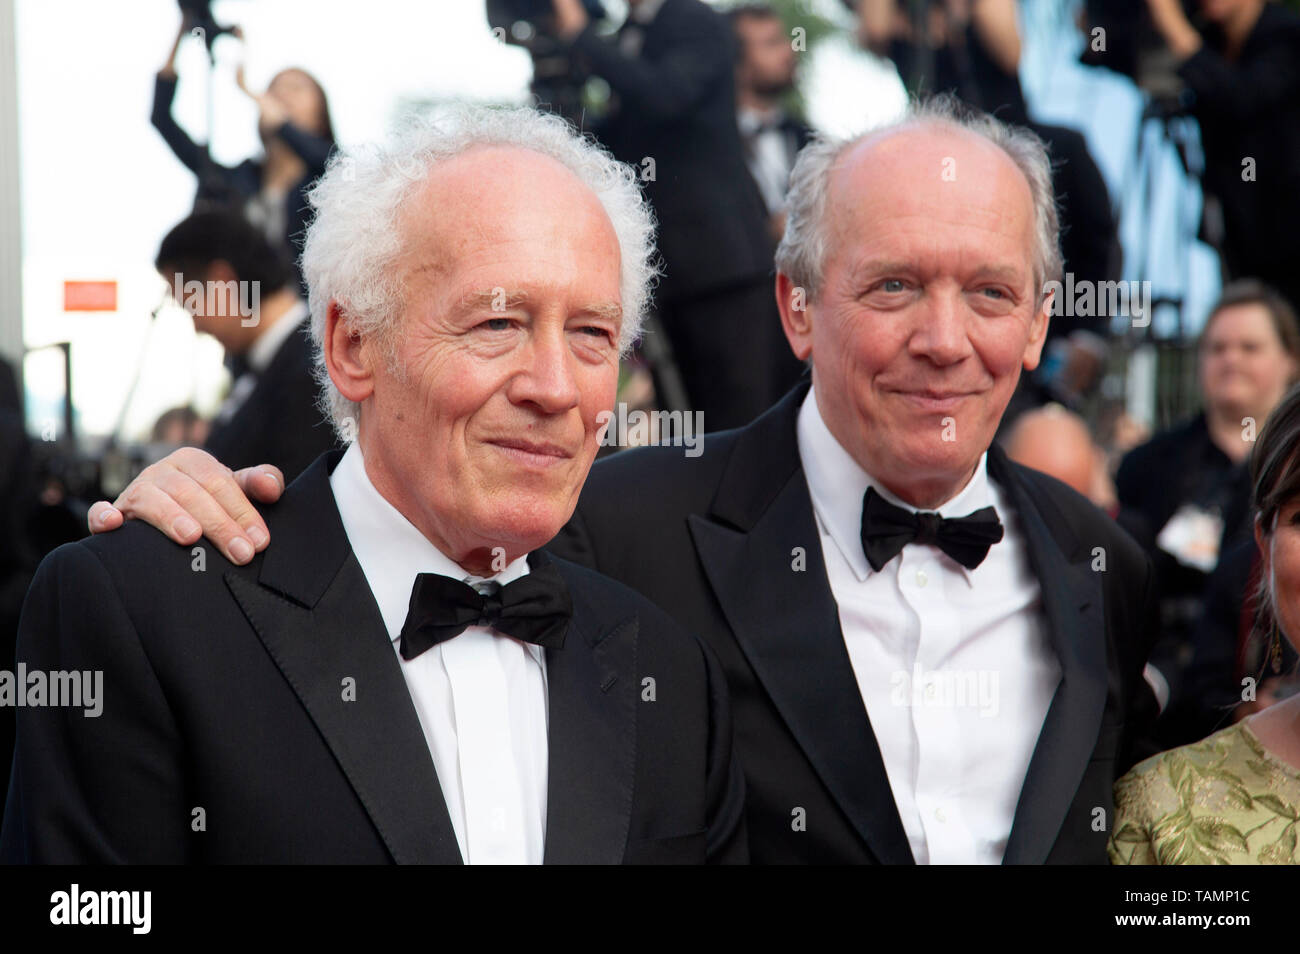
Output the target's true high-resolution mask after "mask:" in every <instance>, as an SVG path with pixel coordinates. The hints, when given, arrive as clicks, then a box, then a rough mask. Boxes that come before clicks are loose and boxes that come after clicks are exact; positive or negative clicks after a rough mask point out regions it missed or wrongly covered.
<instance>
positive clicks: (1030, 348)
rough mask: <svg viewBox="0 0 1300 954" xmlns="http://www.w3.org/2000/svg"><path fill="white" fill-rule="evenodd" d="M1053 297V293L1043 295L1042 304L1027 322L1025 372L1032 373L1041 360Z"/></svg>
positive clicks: (1054, 293)
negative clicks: (1027, 338)
mask: <svg viewBox="0 0 1300 954" xmlns="http://www.w3.org/2000/svg"><path fill="white" fill-rule="evenodd" d="M1055 295H1056V292H1055V291H1050V292H1048V293H1047V294H1045V295H1044V296H1043V301H1042V303H1041V304H1040V305H1039V306H1038V308H1037V309H1036V310H1035V311H1034V317H1033V318H1031V319H1030V320H1029V340H1028V341H1027V342H1026V343H1025V358H1024V366H1025V370H1026V371H1033V370H1034V369H1035V368H1037V367H1038V363H1039V362H1040V361H1042V359H1043V343H1044V342H1045V341H1047V324H1048V322H1049V321H1050V320H1051V315H1052V301H1053V298H1054V296H1055Z"/></svg>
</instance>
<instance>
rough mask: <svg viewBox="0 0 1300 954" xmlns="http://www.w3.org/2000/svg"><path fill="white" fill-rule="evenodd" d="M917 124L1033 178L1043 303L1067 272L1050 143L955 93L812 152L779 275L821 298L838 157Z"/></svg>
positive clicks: (801, 161) (801, 174) (814, 146)
mask: <svg viewBox="0 0 1300 954" xmlns="http://www.w3.org/2000/svg"><path fill="white" fill-rule="evenodd" d="M914 126H944V127H948V128H950V129H959V130H963V131H965V132H969V133H974V134H975V135H976V136H979V137H980V138H982V139H985V140H987V141H988V142H990V143H992V144H993V145H995V146H997V147H998V148H999V149H1001V150H1002V151H1003V152H1004V153H1006V155H1007V156H1008V158H1010V159H1011V161H1012V162H1014V163H1015V164H1016V167H1017V168H1018V169H1019V170H1020V172H1021V173H1022V174H1023V175H1024V177H1025V179H1026V180H1028V182H1029V192H1030V195H1031V196H1032V199H1033V214H1034V261H1033V270H1034V283H1035V287H1036V288H1037V289H1038V298H1037V301H1039V302H1041V301H1042V298H1043V295H1044V293H1045V286H1046V283H1047V282H1049V281H1053V280H1056V279H1059V277H1060V274H1061V267H1062V264H1061V242H1060V231H1061V227H1060V219H1059V217H1058V215H1057V211H1056V194H1055V192H1054V191H1053V189H1052V164H1051V159H1050V158H1049V156H1048V152H1047V146H1045V145H1044V144H1043V141H1042V140H1041V139H1039V138H1038V137H1037V136H1036V135H1034V134H1033V133H1032V132H1030V131H1029V130H1028V129H1025V128H1023V127H1021V126H1010V125H1007V124H1006V123H1003V122H1000V121H999V120H997V119H995V118H994V117H993V116H990V115H989V114H988V113H984V112H981V111H979V110H977V109H974V108H973V107H970V106H967V105H966V104H964V103H962V102H961V100H959V99H957V98H956V97H955V96H952V95H951V94H947V93H944V94H941V95H939V96H934V97H931V98H929V99H925V100H921V101H914V102H913V103H912V104H911V107H910V108H909V109H908V111H907V114H906V115H904V116H903V117H902V118H901V119H898V120H896V121H895V122H892V123H889V124H888V125H886V126H881V127H877V128H876V129H872V130H869V131H868V132H865V133H863V134H861V135H859V136H855V137H854V138H852V139H833V138H830V137H825V136H819V137H817V138H816V139H814V141H813V142H811V143H809V144H808V145H807V146H805V147H804V149H803V150H802V151H801V152H800V153H799V158H798V160H797V161H796V162H795V165H794V169H793V171H792V172H791V173H790V193H789V196H788V198H787V212H786V224H785V235H783V236H782V237H781V244H780V245H779V246H777V250H776V269H777V271H779V272H781V273H782V274H784V275H786V276H787V277H788V278H789V279H790V281H791V282H793V283H794V284H795V285H797V286H800V287H802V288H803V289H804V290H805V294H806V295H807V298H808V300H810V301H811V300H815V299H816V298H817V296H818V295H819V294H821V290H822V289H821V285H822V275H823V273H824V271H825V267H826V255H827V250H828V246H829V244H830V237H829V235H828V234H827V233H828V231H829V229H828V222H827V214H826V213H827V197H828V194H829V192H830V180H831V175H832V173H833V172H834V171H835V167H836V164H837V162H838V160H839V159H840V157H841V156H843V155H844V154H845V153H846V152H847V151H848V150H849V149H851V148H852V147H853V146H856V145H857V144H858V143H860V142H862V141H863V140H865V139H867V138H870V137H874V136H880V135H882V134H884V133H888V132H893V131H895V130H898V129H903V128H909V127H914Z"/></svg>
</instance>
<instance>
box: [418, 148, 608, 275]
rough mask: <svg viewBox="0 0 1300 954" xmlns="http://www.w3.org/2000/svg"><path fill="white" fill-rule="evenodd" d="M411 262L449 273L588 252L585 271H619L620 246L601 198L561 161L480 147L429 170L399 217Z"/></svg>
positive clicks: (517, 150)
mask: <svg viewBox="0 0 1300 954" xmlns="http://www.w3.org/2000/svg"><path fill="white" fill-rule="evenodd" d="M397 225H398V229H399V231H400V233H401V234H402V237H403V247H404V249H405V250H406V252H407V253H408V257H414V258H417V259H419V260H420V262H421V264H425V265H428V264H433V265H435V266H436V267H437V268H438V269H440V270H442V271H444V272H446V271H451V270H453V269H455V268H457V267H460V266H463V265H465V264H466V263H467V262H473V261H476V260H478V259H483V258H488V259H490V258H492V257H493V256H502V257H518V256H519V255H520V253H521V252H526V253H528V257H532V258H536V259H538V260H539V261H542V260H545V259H547V258H548V257H554V256H557V255H561V254H563V253H565V252H570V253H572V252H575V251H576V250H578V249H586V250H587V251H588V252H589V253H590V254H589V255H588V256H587V257H586V260H585V266H584V267H585V269H586V270H587V271H588V272H590V273H593V274H600V273H605V272H608V273H610V274H612V275H613V276H615V277H616V276H617V274H618V271H619V243H618V235H617V233H616V232H615V230H614V225H613V222H612V221H611V220H610V217H609V214H608V213H607V212H606V211H605V208H604V206H603V205H602V204H601V202H600V199H599V197H597V195H596V194H595V192H593V191H592V190H591V188H590V187H588V186H587V185H586V184H585V183H583V182H582V181H581V180H580V179H579V178H578V177H577V175H575V174H574V173H573V172H572V171H571V170H570V169H568V168H567V167H566V166H564V165H563V164H562V163H560V162H559V161H558V160H555V159H552V158H550V157H549V156H544V155H542V154H540V153H536V152H533V151H531V150H528V149H523V148H520V147H514V146H476V147H473V148H471V149H469V150H466V151H465V152H464V153H461V154H460V155H458V156H455V157H453V158H451V159H447V160H444V161H442V162H440V163H438V164H437V165H436V166H434V167H433V168H432V169H430V170H427V172H424V174H423V176H422V177H421V178H420V179H419V181H418V182H417V184H416V186H415V188H414V189H413V190H412V192H411V193H410V195H408V197H407V199H406V201H405V202H404V203H403V204H402V207H401V208H400V209H399V212H398V222H397Z"/></svg>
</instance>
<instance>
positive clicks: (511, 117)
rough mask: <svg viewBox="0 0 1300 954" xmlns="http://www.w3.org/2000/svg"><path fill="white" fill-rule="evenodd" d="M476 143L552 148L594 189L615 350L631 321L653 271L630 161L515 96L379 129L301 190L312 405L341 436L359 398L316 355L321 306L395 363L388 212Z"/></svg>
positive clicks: (631, 335) (397, 237) (396, 242)
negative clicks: (506, 103) (617, 307)
mask: <svg viewBox="0 0 1300 954" xmlns="http://www.w3.org/2000/svg"><path fill="white" fill-rule="evenodd" d="M476 146H518V147H520V148H523V149H528V150H531V151H533V152H537V153H540V154H541V155H544V156H548V157H550V158H552V159H555V160H556V161H558V162H559V163H561V164H562V165H563V166H565V167H566V168H567V169H569V170H570V171H571V172H573V174H574V175H576V176H577V177H578V179H579V181H581V182H582V183H583V184H584V185H586V186H587V187H589V188H590V189H591V191H592V192H594V193H595V194H596V198H597V199H598V200H599V201H600V204H601V206H602V207H603V208H604V210H605V213H606V214H607V215H608V216H609V220H610V222H611V223H612V224H613V227H614V232H615V234H616V235H617V237H618V243H619V249H620V252H621V259H622V261H621V269H620V275H619V281H620V292H621V295H622V308H623V322H622V326H621V329H620V333H619V348H620V350H621V351H623V352H626V350H627V349H628V348H629V347H631V345H632V343H633V342H634V341H636V339H637V337H638V336H639V335H640V332H641V325H642V322H643V321H644V316H645V311H646V308H647V307H648V304H649V300H650V292H651V286H652V283H653V281H654V279H655V276H656V274H657V273H658V266H657V257H656V254H655V250H654V228H655V223H654V217H653V214H652V212H651V210H650V206H649V203H648V202H647V201H646V199H645V196H644V194H643V193H642V190H641V183H640V181H639V179H638V177H637V174H636V171H635V170H634V169H632V168H631V167H630V166H627V165H624V164H623V163H620V162H618V161H616V160H615V159H614V158H613V156H611V155H610V154H609V153H608V152H607V151H606V150H605V149H604V148H603V147H601V146H600V145H598V144H597V143H596V142H595V140H593V139H592V138H590V137H589V136H586V135H584V134H582V133H579V132H578V131H577V130H576V129H574V127H572V126H571V125H569V124H568V123H567V122H565V121H564V120H563V119H561V118H560V117H558V116H555V115H551V114H548V113H543V112H539V111H538V110H536V109H531V108H527V107H497V106H483V105H469V104H462V105H458V106H455V107H452V108H450V109H448V110H447V111H445V112H440V113H439V115H438V116H437V117H436V118H416V119H414V120H411V121H408V122H406V123H404V124H403V126H402V128H401V129H400V130H398V131H396V132H395V133H394V134H393V135H392V136H391V137H390V138H389V139H388V140H387V141H385V142H383V143H380V144H377V145H374V146H371V147H367V148H362V149H360V150H356V151H353V152H349V153H346V154H336V155H335V156H334V158H333V159H331V161H330V163H329V165H328V167H327V168H326V171H325V174H324V175H323V176H321V178H320V179H319V180H318V181H317V183H316V184H315V186H313V187H312V189H311V191H310V193H309V194H308V199H309V201H310V203H311V207H312V210H313V212H314V217H313V219H312V223H311V225H310V226H309V227H308V229H307V236H306V243H305V246H304V248H303V253H302V270H303V275H304V277H305V278H306V281H307V288H308V296H307V303H308V307H309V308H310V310H311V335H312V340H313V342H314V344H315V360H316V369H315V373H316V379H317V381H318V382H319V384H320V386H321V405H322V409H323V410H324V411H325V412H326V413H327V414H328V415H329V417H330V419H331V420H332V421H333V422H334V427H335V430H336V431H337V432H338V433H339V435H340V436H341V437H343V438H344V439H345V440H349V439H351V438H354V437H355V436H356V434H355V426H349V425H348V424H347V423H346V422H347V421H349V420H351V421H352V422H353V425H355V423H356V422H357V421H358V420H359V419H360V408H359V406H358V405H357V404H356V403H354V402H353V401H349V400H348V399H347V398H345V397H344V396H343V395H342V394H341V393H339V390H338V388H337V387H335V386H334V383H333V382H332V381H331V380H330V377H329V372H328V371H327V369H326V367H325V356H324V349H323V347H322V344H323V341H324V336H325V318H326V315H327V313H328V311H329V305H330V302H332V301H336V302H338V303H339V305H340V306H342V308H343V309H344V311H345V312H346V314H347V320H348V322H349V327H350V328H352V329H353V330H354V331H355V332H356V333H358V334H361V335H373V336H375V339H376V340H377V341H378V342H380V344H381V346H382V347H383V349H384V352H385V353H386V355H387V357H388V359H389V363H390V369H391V370H392V371H394V372H395V373H400V372H401V369H399V368H396V367H395V364H396V342H397V334H396V331H397V324H398V321H399V319H400V316H401V311H402V307H403V285H402V279H401V276H400V275H398V274H396V273H395V271H394V269H393V263H394V261H395V260H396V259H397V257H398V255H399V253H400V251H401V249H402V236H401V234H400V229H399V228H398V225H397V223H398V218H399V213H400V211H401V209H402V207H403V204H404V203H405V202H407V201H408V200H409V199H410V197H411V195H412V194H413V192H414V191H415V190H416V188H417V187H418V186H419V185H420V184H421V183H422V182H424V181H425V180H426V179H427V177H428V174H429V172H430V171H431V170H432V169H433V168H434V167H435V166H437V165H438V164H439V163H442V162H445V161H447V160H449V159H452V158H454V157H455V156H458V155H460V154H461V153H463V152H466V151H467V150H469V149H471V148H474V147H476Z"/></svg>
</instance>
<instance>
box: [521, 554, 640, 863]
mask: <svg viewBox="0 0 1300 954" xmlns="http://www.w3.org/2000/svg"><path fill="white" fill-rule="evenodd" d="M551 559H553V560H555V563H556V564H557V565H558V566H559V568H560V572H561V573H562V574H563V575H564V577H565V580H566V582H568V583H569V589H570V593H571V595H572V597H573V603H574V613H573V622H572V623H570V625H569V632H568V635H567V636H566V637H565V641H564V647H563V648H562V649H558V650H553V649H548V650H547V651H546V689H547V700H548V703H547V704H548V709H549V722H548V725H547V738H548V740H549V741H548V748H549V756H548V775H547V785H546V791H547V794H546V849H545V853H544V861H545V863H546V864H548V865H555V864H560V865H563V864H575V865H576V864H618V863H619V862H621V861H622V860H623V855H624V853H625V851H626V847H627V837H628V826H629V824H630V820H631V812H632V794H633V787H634V784H633V782H634V776H635V768H636V762H635V757H636V709H637V703H638V698H639V693H640V684H639V680H638V679H637V673H636V647H637V637H638V632H639V623H638V619H637V617H636V616H635V615H633V616H624V617H622V618H621V619H619V618H617V616H611V615H610V614H609V613H608V612H607V611H606V612H603V613H602V612H601V611H600V610H599V609H598V608H596V607H594V606H593V605H592V603H591V602H590V601H589V599H588V596H589V593H588V589H587V587H588V585H587V584H586V583H585V582H584V581H583V580H582V578H581V577H582V575H584V574H585V573H587V572H589V571H584V570H578V569H577V568H576V567H574V566H573V565H572V564H569V563H567V562H565V561H563V560H557V559H555V558H553V557H552V558H551Z"/></svg>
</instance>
